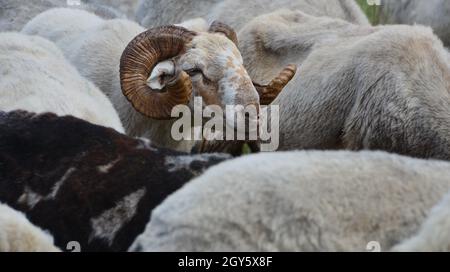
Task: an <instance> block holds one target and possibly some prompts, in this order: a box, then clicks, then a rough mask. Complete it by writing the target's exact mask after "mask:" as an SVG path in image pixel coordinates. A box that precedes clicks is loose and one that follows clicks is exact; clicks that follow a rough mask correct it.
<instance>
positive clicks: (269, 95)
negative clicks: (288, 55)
mask: <svg viewBox="0 0 450 272" xmlns="http://www.w3.org/2000/svg"><path fill="white" fill-rule="evenodd" d="M296 72H297V66H296V65H295V64H289V65H287V66H286V67H285V68H284V69H283V71H281V73H280V74H279V75H278V76H277V77H275V78H274V79H272V81H271V82H270V83H269V84H267V85H260V84H257V83H253V85H254V86H255V88H256V90H257V91H258V93H259V99H260V104H261V105H270V104H271V103H272V102H273V101H274V100H275V98H277V96H278V95H279V94H280V93H281V91H282V90H283V89H284V87H286V85H287V84H288V83H289V81H291V80H292V78H294V76H295V73H296Z"/></svg>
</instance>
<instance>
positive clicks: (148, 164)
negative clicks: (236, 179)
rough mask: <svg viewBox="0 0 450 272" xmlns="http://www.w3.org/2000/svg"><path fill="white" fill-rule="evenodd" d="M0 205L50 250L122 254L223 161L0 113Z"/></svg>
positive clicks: (62, 120) (60, 121) (86, 127)
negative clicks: (33, 228)
mask: <svg viewBox="0 0 450 272" xmlns="http://www.w3.org/2000/svg"><path fill="white" fill-rule="evenodd" d="M0 131H1V133H0V201H1V202H4V203H6V204H8V205H9V206H11V207H12V208H14V209H16V210H19V211H22V212H24V213H25V214H26V215H27V217H28V218H29V220H30V221H31V222H32V223H33V224H35V225H37V226H39V227H41V228H43V229H46V230H48V231H49V232H50V233H51V234H52V235H53V236H54V238H55V244H56V245H57V246H58V247H59V248H61V249H66V246H67V244H68V243H69V242H72V241H75V242H78V243H79V244H80V245H81V251H123V250H126V249H127V248H128V247H129V246H130V245H131V243H132V242H133V241H134V239H135V238H136V236H137V235H138V234H140V233H142V232H143V230H144V228H145V225H146V224H147V223H148V221H149V219H150V214H151V212H152V209H153V208H155V207H156V206H157V205H159V204H160V203H161V202H162V201H163V200H164V199H165V198H166V197H167V196H168V195H170V194H171V193H173V192H174V191H176V190H178V189H179V188H181V187H182V186H183V185H184V184H185V183H186V182H188V181H189V180H190V179H191V178H193V177H195V176H197V175H198V174H200V173H202V172H203V171H204V170H205V169H206V168H207V167H209V166H211V165H214V164H217V163H219V162H221V161H223V160H225V159H227V158H228V156H227V155H220V154H210V155H193V156H189V155H187V154H184V153H179V152H174V151H169V150H163V149H156V148H155V147H153V146H152V145H151V144H150V143H149V142H148V141H147V140H143V139H134V138H129V137H127V136H125V135H122V134H119V133H117V132H116V131H115V130H113V129H108V128H104V127H100V126H96V125H92V124H90V123H87V122H85V121H82V120H79V119H76V118H74V117H57V116H56V115H54V114H42V115H35V114H31V113H26V112H11V113H4V112H3V113H0Z"/></svg>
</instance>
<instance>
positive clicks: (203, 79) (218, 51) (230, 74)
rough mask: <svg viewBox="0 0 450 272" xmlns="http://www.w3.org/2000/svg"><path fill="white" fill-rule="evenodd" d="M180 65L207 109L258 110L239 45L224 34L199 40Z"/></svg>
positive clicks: (184, 55)
mask: <svg viewBox="0 0 450 272" xmlns="http://www.w3.org/2000/svg"><path fill="white" fill-rule="evenodd" d="M179 65H180V67H181V69H182V70H184V71H186V72H187V73H188V74H189V76H190V77H191V81H192V86H193V92H194V95H196V96H201V97H202V98H203V101H204V103H205V104H206V105H218V106H221V107H222V108H224V107H225V106H226V105H242V106H247V105H254V106H259V95H258V93H257V91H256V89H255V87H254V86H253V83H252V80H251V79H250V76H249V75H248V73H247V71H246V70H245V68H244V65H243V60H242V57H241V54H240V53H239V50H238V49H237V47H236V45H235V44H234V43H233V42H232V41H231V40H229V39H228V38H226V37H225V36H224V35H222V34H218V33H202V34H201V35H198V36H196V37H195V38H194V39H193V40H192V43H191V44H190V46H189V47H188V49H187V52H186V53H185V54H183V55H181V56H180V59H179Z"/></svg>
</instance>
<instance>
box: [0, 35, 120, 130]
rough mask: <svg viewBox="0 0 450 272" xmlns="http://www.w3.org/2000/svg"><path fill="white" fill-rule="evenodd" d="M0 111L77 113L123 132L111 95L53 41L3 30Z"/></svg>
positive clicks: (0, 57) (0, 53)
mask: <svg viewBox="0 0 450 272" xmlns="http://www.w3.org/2000/svg"><path fill="white" fill-rule="evenodd" d="M0 74H1V75H2V77H1V80H0V110H2V111H13V110H26V111H30V112H35V113H44V112H53V113H55V114H57V115H60V116H62V115H73V116H75V117H78V118H80V119H84V120H86V121H89V122H91V123H94V124H98V125H102V126H106V127H111V128H114V129H115V130H117V131H119V132H123V131H124V129H123V126H122V124H121V122H120V119H119V117H118V115H117V112H116V111H115V109H114V107H113V106H112V104H111V102H110V101H109V100H108V98H107V97H106V96H105V95H104V94H103V93H102V92H101V91H100V90H99V89H98V88H97V87H95V86H94V84H92V83H91V82H90V81H88V80H87V79H85V78H83V77H82V76H80V75H79V73H78V72H77V70H76V69H75V68H74V67H73V66H72V65H71V64H70V63H69V62H68V61H67V60H66V59H65V58H64V56H63V54H62V53H61V51H60V50H59V49H58V48H57V47H56V46H55V45H54V44H53V43H52V42H50V41H48V40H45V39H43V38H41V37H37V36H27V35H23V34H18V33H0Z"/></svg>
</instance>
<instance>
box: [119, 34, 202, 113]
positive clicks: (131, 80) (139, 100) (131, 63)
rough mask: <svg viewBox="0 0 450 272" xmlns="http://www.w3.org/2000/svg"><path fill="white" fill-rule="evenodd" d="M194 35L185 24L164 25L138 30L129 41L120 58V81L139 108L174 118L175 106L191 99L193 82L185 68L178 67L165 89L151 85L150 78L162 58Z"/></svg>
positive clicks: (178, 51)
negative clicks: (139, 32)
mask: <svg viewBox="0 0 450 272" xmlns="http://www.w3.org/2000/svg"><path fill="white" fill-rule="evenodd" d="M195 35H196V34H195V32H191V31H189V30H187V29H185V28H182V27H177V26H162V27H156V28H153V29H149V30H147V31H145V32H143V33H141V34H139V35H138V36H137V37H136V38H134V39H133V40H132V41H131V42H130V43H129V44H128V46H127V47H126V49H125V51H124V52H123V54H122V58H121V60H120V84H121V87H122V92H123V94H124V95H125V97H126V98H127V99H128V101H130V103H131V104H132V105H133V107H134V108H135V109H136V110H137V111H138V112H140V113H142V114H143V115H145V116H147V117H149V118H153V119H159V120H165V119H170V118H171V117H170V115H171V111H172V108H173V107H175V106H177V105H179V104H188V103H189V100H190V98H191V94H192V82H191V79H190V77H189V76H188V75H187V74H186V72H184V71H180V70H178V69H176V70H177V72H176V73H175V75H174V77H173V79H172V80H170V82H169V83H168V84H166V86H165V87H164V88H163V89H162V90H153V89H152V88H150V87H149V86H148V85H147V79H148V77H149V76H150V74H151V73H152V70H153V68H154V67H155V66H156V65H157V64H158V63H159V62H161V61H165V60H168V59H171V58H174V57H176V56H178V55H180V54H181V53H183V52H185V50H186V44H187V43H189V42H190V41H191V40H192V38H193V37H194V36H195Z"/></svg>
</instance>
